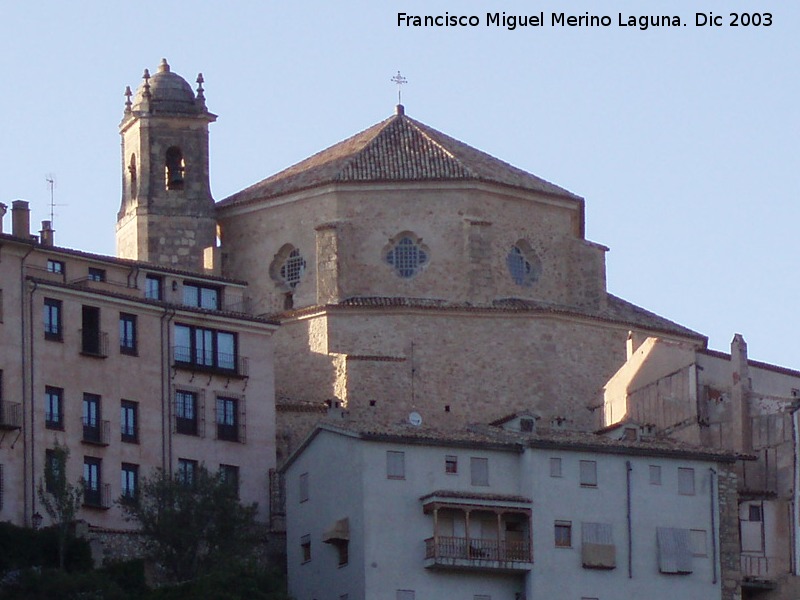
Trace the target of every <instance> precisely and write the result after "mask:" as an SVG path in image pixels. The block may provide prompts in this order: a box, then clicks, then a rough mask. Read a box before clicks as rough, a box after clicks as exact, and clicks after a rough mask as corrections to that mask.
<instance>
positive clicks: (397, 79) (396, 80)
mask: <svg viewBox="0 0 800 600" xmlns="http://www.w3.org/2000/svg"><path fill="white" fill-rule="evenodd" d="M389 81H391V82H392V83H396V84H397V104H398V105H402V104H403V101H402V98H401V95H400V92H401V89H402V86H403V85H405V84H406V83H408V79H406V78H405V77H403V76H402V75H400V71H398V72H397V75H395V76H394V77H392V78H391V79H390V80H389Z"/></svg>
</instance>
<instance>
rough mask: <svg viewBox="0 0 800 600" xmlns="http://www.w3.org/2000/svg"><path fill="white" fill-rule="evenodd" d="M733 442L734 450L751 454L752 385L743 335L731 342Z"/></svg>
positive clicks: (736, 336)
mask: <svg viewBox="0 0 800 600" xmlns="http://www.w3.org/2000/svg"><path fill="white" fill-rule="evenodd" d="M731 379H732V381H731V418H732V421H733V422H732V423H731V433H732V435H731V440H730V443H731V445H732V447H731V449H732V450H739V451H741V452H750V451H752V449H753V432H752V427H751V424H750V397H751V395H752V391H753V390H752V385H751V382H750V370H749V368H748V359H747V342H745V341H744V337H742V334H741V333H737V334H736V335H734V336H733V341H731Z"/></svg>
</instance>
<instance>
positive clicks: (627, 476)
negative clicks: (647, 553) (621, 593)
mask: <svg viewBox="0 0 800 600" xmlns="http://www.w3.org/2000/svg"><path fill="white" fill-rule="evenodd" d="M631 471H633V467H631V461H629V460H626V461H625V480H626V484H627V486H626V490H627V495H628V499H627V500H628V579H633V525H632V524H631Z"/></svg>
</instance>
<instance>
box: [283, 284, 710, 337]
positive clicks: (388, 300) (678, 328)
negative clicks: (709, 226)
mask: <svg viewBox="0 0 800 600" xmlns="http://www.w3.org/2000/svg"><path fill="white" fill-rule="evenodd" d="M607 297H608V302H607V306H606V307H605V308H603V309H597V310H595V309H592V308H587V307H582V306H565V305H558V304H551V303H548V302H541V301H537V300H522V299H519V298H505V299H501V300H495V301H494V302H492V303H491V304H470V303H458V302H448V301H446V300H441V299H435V298H408V297H398V296H356V297H352V298H347V299H345V300H343V301H342V302H340V303H338V304H335V305H330V308H335V307H344V308H414V309H436V310H452V311H487V310H489V311H504V312H530V313H545V314H561V315H572V316H577V317H584V318H588V319H595V320H598V321H606V322H610V323H622V324H625V325H631V326H636V327H642V328H644V329H649V330H651V331H655V332H663V333H670V334H675V335H680V336H685V337H690V338H695V339H697V340H700V341H702V342H703V343H705V341H706V337H705V336H704V335H702V334H700V333H697V332H696V331H693V330H691V329H689V328H687V327H684V326H682V325H679V324H678V323H675V322H674V321H670V320H669V319H665V318H664V317H662V316H659V315H657V314H655V313H652V312H650V311H648V310H645V309H643V308H641V307H639V306H636V305H635V304H631V303H630V302H628V301H626V300H623V299H622V298H618V297H617V296H614V295H613V294H608V296H607ZM320 308H322V307H319V306H315V307H309V308H305V309H299V310H297V311H292V312H288V313H283V314H281V315H278V316H277V317H278V318H284V317H288V316H294V315H301V314H306V313H309V312H315V311H319V310H320ZM326 308H327V307H326Z"/></svg>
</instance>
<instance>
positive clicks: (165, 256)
mask: <svg viewBox="0 0 800 600" xmlns="http://www.w3.org/2000/svg"><path fill="white" fill-rule="evenodd" d="M125 96H126V101H125V114H124V116H123V117H122V122H121V123H120V126H119V131H120V135H121V136H122V167H123V169H122V204H121V206H120V209H119V212H118V213H117V256H118V257H120V258H131V259H135V260H142V261H147V262H152V263H157V264H160V265H165V266H172V267H176V268H181V269H191V270H199V269H201V268H202V267H203V251H204V249H205V248H207V247H209V246H214V245H215V240H216V218H215V214H214V199H213V198H212V197H211V188H210V185H209V173H208V125H209V123H213V122H214V121H215V120H216V119H217V116H216V115H214V114H212V113H210V112H208V109H207V108H206V100H205V96H204V90H203V74H202V73H201V74H199V75H198V76H197V92H196V93H195V92H193V91H192V88H191V86H190V85H189V84H188V83H187V82H186V80H185V79H183V78H182V77H181V76H180V75H177V74H175V73H173V72H172V71H171V70H170V66H169V64H168V63H167V60H166V59H162V60H161V64H160V65H159V67H158V72H157V73H156V74H155V75H153V76H151V75H150V72H149V71H148V70H147V69H145V71H144V76H143V81H142V84H141V85H140V86H139V88H138V89H137V90H136V94H135V95H134V94H133V93H132V92H131V89H130V87H128V88H126V90H125Z"/></svg>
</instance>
